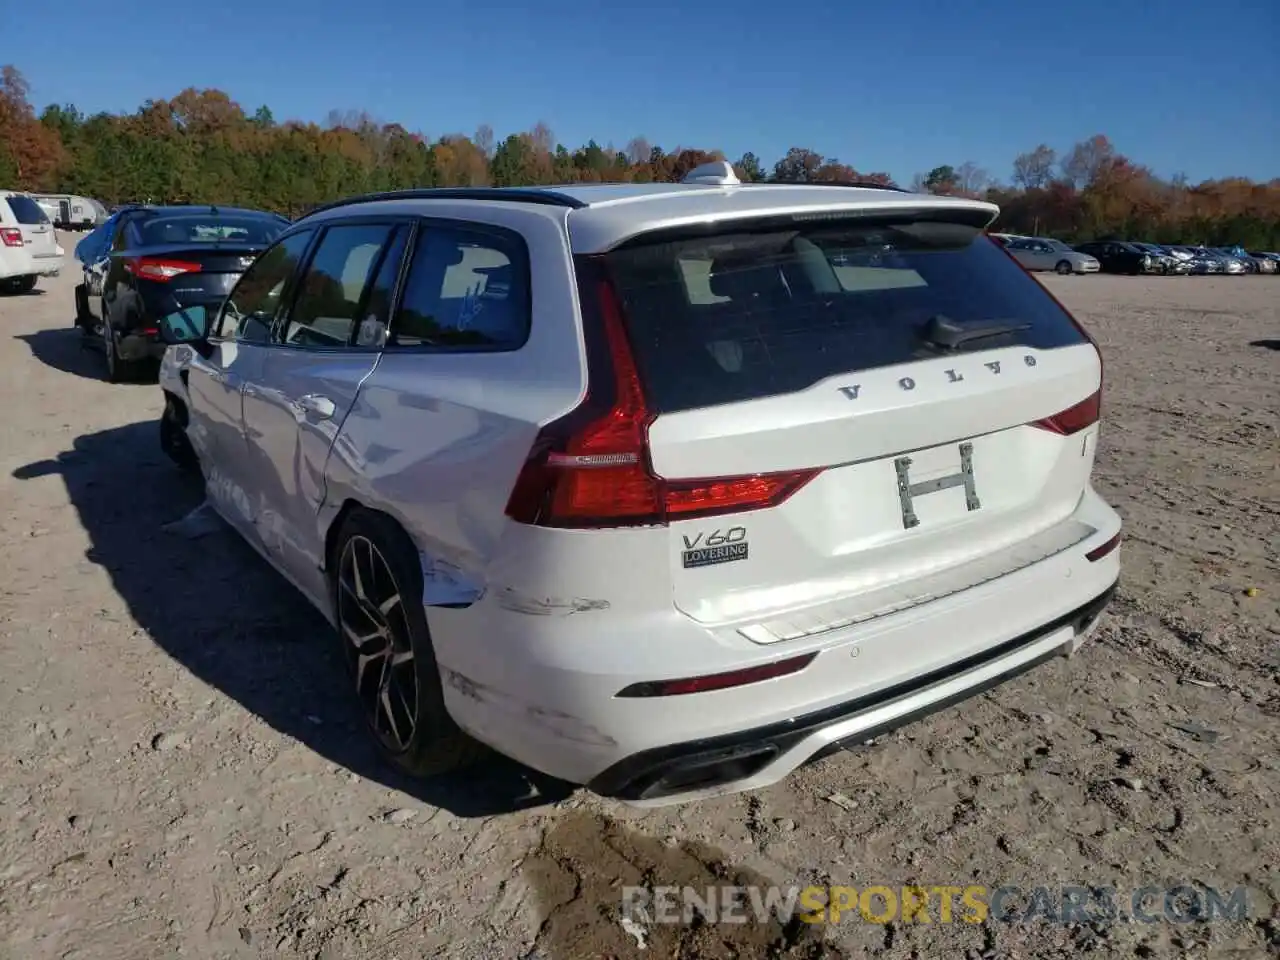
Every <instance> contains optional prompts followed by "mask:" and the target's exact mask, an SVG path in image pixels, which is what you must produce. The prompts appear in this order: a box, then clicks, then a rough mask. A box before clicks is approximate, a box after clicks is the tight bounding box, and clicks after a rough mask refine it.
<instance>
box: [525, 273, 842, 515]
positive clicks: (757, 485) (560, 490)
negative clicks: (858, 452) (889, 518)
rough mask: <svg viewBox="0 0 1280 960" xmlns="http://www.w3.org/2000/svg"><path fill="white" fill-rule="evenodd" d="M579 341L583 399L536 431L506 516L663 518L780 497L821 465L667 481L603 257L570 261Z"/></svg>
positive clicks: (737, 508)
mask: <svg viewBox="0 0 1280 960" xmlns="http://www.w3.org/2000/svg"><path fill="white" fill-rule="evenodd" d="M578 275H579V289H580V299H581V302H582V310H583V321H584V330H585V332H586V338H587V360H588V370H589V374H588V387H587V396H586V397H585V398H584V399H583V401H582V403H581V404H580V405H579V406H578V407H577V408H576V409H574V410H573V411H571V412H570V413H569V414H567V415H566V416H564V417H562V418H561V419H559V420H557V421H555V422H553V423H551V424H548V425H547V426H546V427H544V428H543V429H542V430H541V431H539V433H538V436H537V438H536V439H535V440H534V444H533V449H532V450H531V451H530V454H529V458H528V460H527V461H526V462H525V465H524V467H523V469H522V470H521V471H520V476H519V477H518V478H517V479H516V484H515V488H514V489H513V490H512V492H511V498H510V500H509V501H508V503H507V515H508V516H509V517H511V518H512V519H513V520H516V521H518V522H520V523H528V524H533V525H536V526H543V527H577V528H583V527H588V528H589V527H624V526H649V525H657V524H665V523H667V522H669V521H670V520H684V519H691V518H693V517H705V516H713V515H721V514H728V513H739V512H741V511H744V510H757V509H761V508H764V507H772V506H776V505H778V504H780V503H782V502H783V501H784V500H786V499H787V498H788V497H790V496H791V495H792V494H794V493H795V492H796V491H797V490H799V489H800V488H801V487H803V486H804V485H805V484H806V483H808V482H809V481H810V480H812V479H813V478H814V477H815V476H817V474H818V473H819V472H820V471H819V470H816V469H815V470H798V471H790V472H787V473H774V474H759V475H751V476H734V477H712V478H706V479H698V480H666V479H664V478H662V477H658V476H655V475H654V473H653V471H652V469H651V467H650V458H649V442H648V433H649V425H650V424H651V423H652V422H653V421H654V419H655V415H654V414H653V413H652V412H651V411H650V410H649V408H648V406H647V404H646V402H645V396H644V389H643V387H642V386H641V383H640V373H639V371H638V370H637V369H636V364H635V359H634V357H633V356H632V353H631V346H630V343H629V342H628V340H627V333H626V329H625V327H624V324H623V317H622V308H621V305H620V304H619V302H618V297H617V294H616V292H615V291H614V288H613V285H612V283H611V281H610V279H609V276H608V273H607V270H606V269H605V267H604V265H603V263H601V262H599V261H598V260H595V259H593V258H586V257H584V258H580V259H579V261H578Z"/></svg>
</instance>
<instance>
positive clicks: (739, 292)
mask: <svg viewBox="0 0 1280 960" xmlns="http://www.w3.org/2000/svg"><path fill="white" fill-rule="evenodd" d="M996 213H997V209H996V208H995V207H994V206H992V205H991V204H988V203H982V202H978V201H973V200H967V199H958V198H949V197H934V196H918V195H913V194H908V193H904V192H901V191H896V190H892V189H870V188H864V189H859V188H850V187H835V186H802V185H764V184H760V185H757V184H739V183H738V182H737V181H736V179H734V177H733V175H732V168H729V167H727V165H711V166H710V167H708V168H700V169H699V170H696V171H694V173H693V174H691V175H690V177H689V178H688V180H686V182H685V183H683V184H634V185H612V186H608V185H596V186H568V187H557V188H545V189H532V188H531V189H462V190H423V191H410V192H404V193H398V194H390V195H387V194H383V195H377V196H373V197H364V198H355V199H353V200H350V201H347V202H344V203H340V204H335V205H332V206H330V207H327V208H324V209H322V210H319V211H317V212H314V213H312V214H311V215H309V216H307V217H305V218H303V219H302V220H300V221H298V222H297V223H296V224H294V225H293V226H292V227H290V228H289V229H288V230H287V231H286V232H285V233H284V234H283V235H282V236H281V239H280V240H279V241H278V242H277V243H276V244H275V245H274V246H273V247H271V248H270V249H268V250H267V251H266V252H264V253H263V254H262V255H261V256H260V257H259V259H258V260H257V262H256V263H255V264H254V265H253V266H251V267H250V268H249V269H248V271H247V272H246V273H245V274H244V276H243V278H242V279H241V280H240V281H239V283H237V284H236V286H235V288H234V290H232V292H231V294H230V299H229V300H228V301H227V303H226V305H225V307H224V308H223V309H222V311H221V312H220V314H219V315H218V316H217V317H216V318H214V319H213V321H212V324H211V328H210V329H209V330H208V332H207V336H206V335H205V331H204V330H203V329H202V325H201V324H200V323H198V322H197V323H195V324H192V325H188V326H186V327H185V328H183V325H182V324H181V323H177V322H176V321H175V319H174V318H170V320H169V321H168V322H166V325H165V334H164V335H165V336H166V337H167V338H168V339H169V341H170V342H171V343H172V344H173V345H172V346H170V347H169V349H168V351H167V353H166V356H165V360H164V364H163V367H162V372H161V382H162V386H163V388H164V390H165V392H166V399H167V406H166V411H165V416H164V420H163V422H162V426H161V430H162V435H163V437H164V443H165V448H166V449H167V450H168V451H169V452H170V453H172V454H173V455H174V456H175V458H176V459H178V460H179V461H180V462H186V463H191V462H193V461H195V460H198V463H199V465H200V466H201V467H202V468H203V471H204V474H205V482H206V488H207V491H208V497H209V502H210V503H211V504H212V506H213V507H214V508H215V509H216V511H217V512H218V513H219V514H220V515H221V516H222V517H223V518H225V519H226V520H227V521H228V522H229V523H230V524H231V525H232V526H234V527H235V528H236V529H237V530H238V531H239V532H240V533H241V534H242V535H243V536H244V537H245V538H246V539H247V540H248V541H249V542H250V543H251V544H253V545H254V546H255V547H256V548H257V549H258V551H259V552H261V553H262V555H263V556H264V557H266V558H267V559H268V560H269V561H270V562H271V563H272V564H273V565H274V566H275V567H276V568H277V569H278V570H280V571H281V572H282V573H283V574H284V575H285V576H286V577H287V578H288V579H289V580H290V581H292V582H293V583H294V584H295V585H296V586H297V587H298V588H299V589H300V590H301V591H302V593H304V594H305V595H306V596H307V597H308V599H309V600H310V601H311V602H312V603H313V604H315V606H316V607H318V608H319V609H320V610H321V611H323V612H324V613H325V615H326V616H327V617H329V618H330V620H331V622H333V624H334V625H335V627H336V628H337V632H338V633H339V635H340V637H341V642H342V645H343V649H344V650H345V651H346V656H347V659H348V662H349V663H350V665H351V671H352V677H353V681H354V684H355V686H356V689H357V692H358V694H359V696H360V699H361V702H362V703H363V704H364V706H365V711H366V715H367V717H368V720H369V723H370V726H371V727H372V729H373V731H374V733H375V734H376V737H377V739H378V742H379V743H380V744H381V745H382V748H383V749H384V750H385V751H386V753H387V755H388V756H390V757H391V758H392V759H393V760H395V761H396V762H397V763H399V764H400V765H401V766H402V767H404V768H405V769H407V770H410V771H413V772H416V773H424V774H425V773H432V772H439V771H443V770H445V769H448V768H450V767H452V766H455V765H457V764H459V763H460V762H462V760H463V759H465V758H467V757H469V756H470V755H471V753H472V752H473V748H474V747H475V746H476V742H477V741H478V742H480V743H484V744H488V745H489V746H491V747H493V748H495V749H496V750H498V751H500V752H502V753H504V754H507V755H509V756H511V757H514V758H516V759H518V760H520V761H523V762H524V763H526V764H528V765H529V766H531V767H534V768H537V769H538V770H541V771H543V772H545V773H548V774H551V775H554V776H557V777H561V778H564V779H566V780H569V781H573V782H575V783H582V784H587V785H588V786H589V787H590V788H591V789H593V790H595V791H597V792H599V793H601V794H605V795H608V796H613V797H619V798H622V799H624V800H627V801H630V802H633V803H638V804H647V805H653V804H660V803H667V802H673V801H676V800H683V799H689V798H693V797H699V796H709V795H714V794H718V793H727V792H731V791H735V790H740V789H745V788H750V787H755V786H760V785H763V784H767V783H770V782H773V781H776V780H778V779H779V778H781V777H783V776H785V775H786V774H787V773H788V772H789V771H791V770H793V769H794V768H795V767H797V766H798V765H800V764H801V763H803V762H805V761H806V760H808V759H810V758H812V757H814V756H816V755H818V754H820V753H823V752H826V751H829V750H830V749H833V748H835V747H836V746H838V745H839V744H841V743H842V742H845V741H863V740H866V739H867V738H868V737H871V736H874V735H875V734H876V733H878V732H880V731H883V730H885V729H887V728H889V727H892V726H894V725H896V724H899V723H902V722H905V721H906V720H908V719H910V718H914V717H916V716H919V715H921V714H923V713H926V712H928V711H929V710H932V709H936V708H938V707H941V706H946V705H949V704H952V703H955V702H957V701H959V700H962V699H964V698H965V697H967V696H970V695H972V694H974V693H977V692H979V691H981V690H984V689H986V688H988V687H990V686H992V685H994V684H995V683H997V682H999V681H1000V680H1002V679H1004V678H1006V677H1008V676H1010V675H1013V674H1016V673H1018V672H1020V671H1022V670H1025V669H1027V668H1030V667H1032V666H1034V665H1036V664H1039V663H1041V662H1043V661H1045V660H1047V659H1049V658H1050V657H1053V656H1056V655H1060V654H1066V653H1070V652H1073V651H1074V650H1075V649H1076V648H1077V647H1078V646H1079V645H1080V644H1081V642H1082V640H1083V639H1084V637H1085V635H1086V634H1087V633H1088V631H1089V630H1090V629H1091V628H1092V626H1093V624H1094V622H1095V620H1096V618H1097V616H1098V614H1099V613H1100V611H1101V610H1102V608H1103V607H1104V605H1105V604H1106V602H1107V600H1108V599H1109V597H1110V595H1111V593H1112V592H1113V590H1114V587H1115V584H1116V581H1117V578H1118V575H1119V554H1118V551H1117V550H1116V546H1117V544H1118V541H1119V531H1120V519H1119V517H1118V516H1117V515H1116V513H1115V512H1114V511H1113V510H1112V509H1111V508H1110V507H1109V506H1108V505H1107V504H1106V503H1104V502H1103V500H1102V499H1101V498H1100V497H1099V496H1098V494H1097V493H1096V492H1095V491H1094V489H1093V487H1092V486H1091V484H1090V473H1091V470H1092V467H1093V462H1094V453H1095V450H1096V446H1097V442H1098V417H1099V408H1100V398H1101V389H1102V366H1101V359H1100V357H1099V354H1098V350H1097V349H1096V347H1095V345H1094V343H1093V342H1092V340H1091V339H1090V338H1089V336H1088V334H1086V332H1085V331H1084V330H1083V329H1082V328H1081V327H1080V326H1079V325H1078V324H1077V323H1076V322H1075V321H1074V320H1073V319H1072V318H1071V316H1070V315H1069V314H1068V313H1067V312H1066V310H1064V309H1063V308H1062V307H1061V306H1060V305H1059V304H1058V303H1057V302H1056V301H1055V300H1054V299H1053V298H1052V297H1051V296H1050V295H1049V294H1048V293H1046V292H1045V291H1044V289H1042V288H1041V286H1040V285H1039V284H1038V283H1037V282H1036V281H1035V280H1034V279H1032V278H1031V277H1030V276H1028V274H1027V273H1026V272H1025V271H1024V270H1023V269H1022V268H1021V267H1019V265H1018V264H1017V263H1016V262H1014V261H1013V260H1012V259H1011V258H1010V256H1009V255H1008V254H1007V253H1005V252H1004V250H1003V249H1002V248H1001V247H999V246H998V245H997V244H995V243H994V242H992V241H991V240H990V239H989V238H988V237H987V236H986V235H985V234H984V233H983V230H984V228H985V227H986V226H987V225H988V224H989V223H990V222H991V221H992V219H993V218H994V217H995V215H996ZM833 264H836V265H833ZM188 441H189V444H190V445H189V446H188Z"/></svg>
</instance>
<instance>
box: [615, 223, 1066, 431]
mask: <svg viewBox="0 0 1280 960" xmlns="http://www.w3.org/2000/svg"><path fill="white" fill-rule="evenodd" d="M690 234H693V235H690ZM607 259H608V261H609V263H610V266H611V268H612V272H613V276H614V279H615V282H616V284H617V288H618V294H619V296H620V298H621V300H622V307H623V313H624V316H625V318H626V322H627V326H628V328H629V332H630V334H631V339H632V343H633V346H634V348H635V350H636V360H637V364H638V366H639V367H640V374H641V376H642V378H644V380H645V382H646V384H647V386H648V388H649V390H650V391H651V393H650V399H651V400H652V401H653V402H654V404H655V406H656V407H657V408H658V409H659V410H662V411H676V410H688V409H692V408H696V407H705V406H713V405H716V404H723V403H736V402H740V401H745V400H752V399H757V398H761V397H768V396H776V395H778V394H783V393H791V392H794V391H797V390H803V389H806V388H808V387H810V386H813V385H814V384H815V383H817V382H819V381H820V380H823V379H825V378H827V377H831V376H835V375H837V374H842V373H848V372H851V371H856V370H867V369H874V368H877V367H885V366H891V365H894V364H899V363H903V362H906V361H909V360H911V359H913V358H916V357H918V356H920V355H921V352H922V351H923V352H925V353H927V352H928V351H929V349H930V347H929V346H928V344H927V343H925V342H924V341H923V340H922V337H921V330H922V329H923V328H924V327H925V326H926V325H927V324H929V323H930V322H931V321H932V320H933V319H935V318H937V317H939V316H943V317H946V318H947V319H948V320H949V321H951V322H954V323H959V324H962V325H963V324H981V323H987V324H990V323H992V322H994V321H1003V322H1006V323H1007V322H1008V318H1010V317H1016V318H1017V321H1018V325H1017V326H1016V327H1015V328H1013V329H1011V331H1010V332H1009V334H1008V335H1007V336H1006V337H1005V340H1004V343H1003V345H1005V346H1010V345H1013V344H1014V343H1017V344H1022V345H1026V346H1030V347H1035V348H1037V349H1051V348H1054V347H1058V346H1064V345H1067V344H1074V343H1080V342H1083V340H1082V335H1081V333H1080V332H1079V330H1078V329H1077V328H1076V327H1075V325H1074V324H1073V323H1072V321H1071V319H1070V317H1069V316H1067V314H1066V313H1065V312H1064V311H1063V309H1062V308H1061V307H1059V306H1058V305H1057V303H1056V302H1055V301H1054V300H1053V298H1052V297H1050V296H1048V295H1047V294H1046V293H1045V292H1044V288H1043V287H1041V286H1040V284H1039V283H1038V282H1037V281H1036V280H1034V279H1033V278H1031V277H1030V276H1029V275H1028V274H1027V273H1026V272H1025V271H1024V270H1023V269H1022V268H1021V267H1020V266H1018V264H1017V263H1016V262H1014V261H1013V260H1012V259H1010V257H1009V256H1008V255H1006V254H1005V253H1004V252H1003V251H1002V250H1000V249H999V247H998V246H997V245H996V244H995V243H994V242H993V241H991V240H989V239H988V238H987V237H986V236H985V235H984V234H982V233H981V232H979V229H978V228H975V227H972V226H962V225H959V224H954V223H939V222H930V221H916V220H913V219H887V220H884V221H872V222H868V221H866V220H841V219H818V218H816V217H815V218H814V220H813V221H811V222H800V223H797V224H795V225H793V226H792V225H787V226H782V227H775V226H772V225H769V226H761V227H759V228H757V229H752V227H751V225H735V226H727V227H726V228H724V229H723V231H722V232H714V233H709V234H708V233H700V232H697V231H693V230H690V231H687V232H685V233H676V234H666V235H661V234H660V235H656V236H655V237H654V238H652V239H650V238H645V237H641V238H639V239H638V240H637V241H636V242H634V243H632V244H629V245H627V246H624V247H622V248H620V249H617V250H615V251H613V252H612V253H610V254H608V255H607ZM1000 345H1002V344H1001V343H999V342H997V341H994V340H983V341H981V342H980V343H978V342H975V343H974V344H973V346H972V349H987V348H991V347H996V346H1000ZM966 349H969V348H968V347H966Z"/></svg>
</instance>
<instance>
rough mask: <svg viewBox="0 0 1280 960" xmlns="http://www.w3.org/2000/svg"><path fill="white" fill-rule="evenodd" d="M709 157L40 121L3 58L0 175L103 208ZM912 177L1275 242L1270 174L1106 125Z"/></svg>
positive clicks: (131, 119) (203, 115)
mask: <svg viewBox="0 0 1280 960" xmlns="http://www.w3.org/2000/svg"><path fill="white" fill-rule="evenodd" d="M713 159H715V160H723V159H727V158H726V157H725V155H724V154H723V153H722V152H721V151H719V150H715V149H706V148H701V147H693V146H677V147H676V148H675V149H671V150H665V149H663V148H662V147H661V146H658V145H656V144H654V143H652V141H650V140H649V139H648V138H647V137H644V136H636V137H633V138H632V139H631V140H629V141H627V142H626V143H625V144H624V146H623V147H622V149H617V148H615V147H614V145H613V144H612V143H609V142H608V141H603V142H601V141H597V140H590V141H588V142H587V143H586V144H584V145H582V146H580V147H577V148H576V149H572V150H571V149H569V148H568V147H566V146H565V145H564V144H561V143H557V142H556V140H555V137H554V136H553V134H552V132H551V130H550V129H548V128H547V126H546V125H545V124H538V125H537V126H535V127H534V128H533V129H531V130H527V131H521V132H515V133H508V134H507V135H505V136H499V135H497V134H495V132H494V131H493V129H492V128H491V127H489V126H488V125H487V124H481V125H480V126H478V127H477V128H476V130H475V132H474V133H472V134H471V135H470V136H468V135H466V134H464V133H446V134H443V135H441V136H438V137H436V138H434V139H430V138H428V137H426V136H424V135H423V134H421V133H417V132H414V131H411V130H407V129H405V128H404V127H403V126H401V125H400V124H398V123H392V122H384V121H382V120H379V119H376V118H374V117H373V116H371V115H370V114H368V113H365V112H361V111H345V112H343V111H332V112H330V114H329V116H328V117H326V118H325V121H324V122H323V123H320V124H317V123H303V122H298V121H286V122H283V123H282V122H279V121H278V120H277V119H276V117H275V115H274V114H273V113H272V111H271V109H270V108H269V107H267V106H261V107H258V108H256V109H255V110H253V111H252V112H246V111H245V110H244V109H243V108H242V107H241V106H240V105H239V104H238V103H236V102H235V101H234V100H232V99H231V98H230V97H229V96H227V94H225V93H223V92H222V91H220V90H196V89H186V90H183V91H181V92H180V93H179V94H178V95H177V96H175V97H173V98H171V99H169V100H148V101H147V102H145V103H143V104H142V105H141V106H140V107H139V108H138V109H137V110H136V111H135V112H133V113H131V114H126V115H115V114H108V113H99V114H96V115H94V116H85V115H84V114H82V113H81V112H80V111H79V110H77V109H76V108H75V106H73V105H70V104H63V105H51V106H48V107H46V108H45V109H44V110H43V112H41V113H40V115H39V117H37V115H36V113H35V111H34V110H33V109H32V107H31V104H30V100H29V89H28V87H27V84H26V82H25V81H24V80H23V78H22V75H21V74H20V73H19V72H18V71H17V70H16V69H15V68H13V67H4V68H3V69H0V187H17V188H19V189H25V190H32V191H46V192H68V193H77V194H82V195H87V196H92V197H95V198H97V199H99V200H101V201H103V202H105V203H108V204H114V203H121V202H125V201H137V200H153V201H204V202H210V203H223V204H235V205H243V206H250V207H258V208H262V209H270V210H276V211H279V212H281V213H284V214H287V215H290V216H296V215H298V214H300V213H302V212H304V211H306V210H308V209H310V208H311V207H313V206H315V205H317V204H320V203H324V202H326V201H328V200H333V199H336V198H338V197H342V196H349V195H352V194H358V193H365V192H371V191H380V190H395V189H401V188H406V187H432V186H482V185H494V186H520V185H527V184H552V183H574V182H585V183H626V182H634V183H653V182H674V181H678V180H680V179H681V178H682V177H684V176H685V175H686V174H687V173H688V172H689V171H690V170H692V169H694V168H695V167H697V166H699V165H700V164H702V163H705V162H707V161H708V160H713ZM733 165H734V169H735V171H736V172H737V174H738V177H739V178H740V179H742V180H744V181H764V180H769V181H774V182H796V183H847V184H854V183H878V184H884V185H891V184H892V182H893V181H892V179H891V178H890V177H889V175H888V174H887V173H883V172H874V171H873V172H863V171H860V170H859V169H858V168H857V167H855V166H853V165H850V164H847V163H843V162H841V161H840V160H838V159H836V158H835V157H828V156H823V155H822V154H821V153H818V152H817V151H815V150H812V149H810V148H807V147H799V146H796V147H791V148H790V149H789V150H787V152H786V153H785V154H784V155H783V156H782V157H781V158H780V159H779V160H778V161H777V162H776V163H774V164H773V166H772V167H768V166H766V165H765V164H764V163H763V162H762V161H761V159H760V158H759V157H758V156H757V155H756V154H754V153H751V152H747V153H744V154H743V155H742V156H741V157H739V158H738V159H737V160H735V161H734V164H733ZM913 188H914V189H916V190H919V191H927V192H933V193H940V194H951V195H958V196H969V197H979V198H985V199H989V200H992V201H993V202H995V203H997V204H998V205H999V206H1000V208H1001V214H1000V218H999V221H998V228H999V229H1003V230H1007V231H1010V232H1016V233H1036V234H1046V235H1052V236H1058V237H1062V238H1064V239H1088V238H1093V237H1113V236H1114V237H1131V238H1134V239H1138V238H1141V239H1148V240H1155V241H1159V242H1189V243H1210V244H1221V243H1232V244H1234V243H1240V244H1243V245H1245V246H1249V247H1261V248H1264V249H1275V248H1277V247H1280V180H1272V181H1270V182H1269V183H1253V182H1251V181H1248V180H1243V179H1226V180H1220V181H1210V182H1206V183H1201V184H1198V185H1191V184H1188V183H1187V182H1186V181H1185V179H1183V178H1174V179H1172V180H1161V179H1160V178H1158V177H1156V176H1155V175H1154V174H1152V172H1151V171H1150V170H1148V169H1147V168H1145V167H1143V166H1141V165H1140V164H1138V163H1136V162H1134V161H1132V160H1131V159H1129V158H1127V157H1125V156H1123V155H1122V154H1120V153H1119V152H1118V150H1117V149H1116V147H1115V145H1114V144H1112V143H1111V141H1110V140H1109V139H1108V138H1107V137H1105V136H1103V135H1101V134H1098V135H1095V136H1092V137H1089V138H1087V139H1085V140H1082V141H1081V142H1080V143H1077V144H1074V145H1072V146H1071V147H1070V148H1069V149H1067V150H1066V151H1065V152H1063V153H1061V154H1059V153H1058V152H1057V151H1056V150H1055V149H1054V148H1053V147H1051V146H1049V145H1047V144H1043V143H1042V144H1039V145H1037V146H1036V147H1034V148H1033V149H1031V150H1029V151H1028V152H1026V153H1024V154H1020V155H1019V156H1018V157H1016V158H1015V159H1014V160H1013V166H1012V185H1010V186H1000V185H992V184H991V178H990V177H989V176H988V174H987V173H986V171H984V170H982V169H981V168H980V167H978V166H977V164H975V163H973V162H970V161H964V162H959V163H955V164H947V163H943V164H939V165H937V166H935V167H934V168H932V169H931V170H930V171H929V172H928V173H927V174H919V175H917V177H916V180H915V182H914V183H913Z"/></svg>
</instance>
